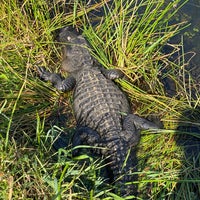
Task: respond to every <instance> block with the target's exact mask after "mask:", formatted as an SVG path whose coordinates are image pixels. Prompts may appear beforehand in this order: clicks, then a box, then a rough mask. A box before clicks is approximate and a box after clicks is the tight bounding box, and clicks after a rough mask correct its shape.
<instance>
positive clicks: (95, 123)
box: [37, 28, 158, 196]
mask: <svg viewBox="0 0 200 200" xmlns="http://www.w3.org/2000/svg"><path fill="white" fill-rule="evenodd" d="M59 41H60V42H61V43H62V52H63V60H62V69H63V70H64V71H66V72H67V73H68V74H69V76H68V77H67V78H63V77H62V76H61V75H60V74H57V73H51V72H49V71H48V70H46V69H45V68H44V67H41V66H40V67H39V66H38V67H37V70H38V73H39V76H40V78H41V79H43V80H44V81H50V82H51V83H52V85H53V86H54V87H55V88H57V89H58V90H60V91H62V92H66V91H70V90H72V89H74V92H73V109H74V114H75V119H76V122H77V127H76V131H75V133H74V136H73V142H72V143H73V146H77V145H80V144H84V145H90V146H98V147H102V149H101V154H102V155H103V156H104V157H105V158H107V160H108V162H109V168H110V170H111V172H112V174H113V177H114V182H115V187H116V188H117V189H116V191H117V192H118V194H120V195H121V196H127V195H132V194H135V193H136V191H135V190H136V187H135V185H134V184H131V182H133V181H134V180H133V176H131V175H130V173H131V172H133V171H134V168H135V164H136V163H134V160H133V159H131V156H130V159H129V156H128V155H130V149H135V148H136V146H137V144H138V143H139V141H140V131H141V130H146V129H158V126H157V125H155V124H154V123H153V122H150V121H149V120H147V119H144V118H141V117H139V116H138V115H135V114H132V113H131V109H130V105H129V102H128V98H127V96H126V95H125V94H124V92H122V90H121V89H120V88H119V87H118V86H117V85H116V83H115V82H114V81H113V80H115V79H118V78H123V76H124V74H123V73H122V72H121V71H120V70H118V69H105V68H104V67H102V66H100V65H98V64H96V60H95V59H94V58H93V57H92V55H91V52H90V50H89V49H90V47H89V44H88V42H87V41H86V39H85V38H84V37H83V35H82V34H78V33H76V32H74V31H71V30H69V28H64V29H62V30H61V32H60V34H59ZM127 182H130V184H127V185H126V184H125V183H127Z"/></svg>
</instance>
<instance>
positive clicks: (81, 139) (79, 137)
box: [72, 126, 100, 155]
mask: <svg viewBox="0 0 200 200" xmlns="http://www.w3.org/2000/svg"><path fill="white" fill-rule="evenodd" d="M99 141H100V137H99V134H98V133H97V132H96V131H94V130H93V129H91V128H89V127H86V126H81V127H78V128H77V130H76V132H75V134H74V136H73V141H72V145H73V147H76V146H78V145H81V144H84V145H90V146H94V147H95V146H98V144H99ZM95 152H96V151H95ZM78 153H79V151H78V150H75V151H74V152H73V154H74V155H77V154H78Z"/></svg>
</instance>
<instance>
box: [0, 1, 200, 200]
mask: <svg viewBox="0 0 200 200" xmlns="http://www.w3.org/2000/svg"><path fill="white" fill-rule="evenodd" d="M63 2H64V1H52V2H48V1H45V0H36V1H33V0H28V1H24V2H21V3H19V1H16V0H10V1H6V0H3V1H2V5H1V7H0V12H1V18H0V22H1V23H0V38H1V44H0V45H1V48H0V51H1V54H0V66H1V67H0V85H1V94H0V99H1V102H0V148H1V149H0V198H1V199H120V197H118V196H117V195H114V194H113V193H112V190H111V189H112V186H111V185H109V184H107V183H106V181H105V180H104V179H105V178H104V176H102V175H101V173H100V171H103V170H102V168H103V166H104V165H105V163H104V162H102V161H101V159H100V158H93V157H91V156H90V155H83V156H80V157H78V158H77V159H74V158H73V157H72V155H71V147H70V140H69V147H67V148H66V149H65V150H61V151H58V152H56V151H54V149H53V148H52V145H53V143H54V140H55V137H54V136H56V135H59V134H60V133H61V129H60V128H62V129H64V130H66V131H67V132H68V133H71V132H73V127H74V126H75V122H74V118H73V113H72V109H71V107H72V101H73V100H72V98H71V93H69V94H60V93H59V92H57V91H56V90H54V89H53V88H52V87H51V86H50V85H49V84H48V83H43V82H42V81H40V80H39V79H38V78H37V73H36V69H35V67H34V66H35V65H44V66H46V67H47V68H49V69H50V70H52V71H59V68H60V63H61V53H60V45H59V43H58V42H56V34H57V31H59V29H60V28H62V27H64V26H68V25H71V26H74V28H76V29H79V30H81V31H82V32H83V35H84V36H85V37H86V38H87V39H88V41H89V44H90V46H91V53H92V54H93V56H94V57H95V58H96V59H97V61H98V62H100V63H101V64H102V65H103V66H104V67H106V68H118V69H120V70H122V71H123V72H124V73H125V74H126V76H127V77H128V79H127V80H120V81H118V84H119V85H121V87H122V89H123V90H124V91H126V92H127V93H128V96H129V98H130V101H131V102H132V104H133V108H134V109H133V110H134V112H135V113H137V114H139V115H141V116H144V117H146V116H149V115H154V114H156V115H157V116H159V118H160V119H161V121H162V122H163V124H164V128H165V129H164V130H160V131H159V132H156V133H155V132H149V131H144V132H143V133H142V138H141V142H140V145H139V146H138V161H139V162H138V176H139V179H138V180H137V181H136V182H138V184H139V188H138V192H139V196H138V199H195V198H196V199H198V196H197V194H195V193H194V192H193V186H194V183H195V187H197V189H199V178H200V177H199V173H198V168H196V167H195V166H196V162H199V160H198V159H197V160H194V161H193V162H189V161H188V160H187V158H185V154H184V151H183V149H182V147H181V146H179V145H177V141H176V136H177V135H182V134H183V132H181V131H177V130H176V128H177V127H178V126H179V124H180V121H181V122H182V123H184V124H186V125H187V124H188V126H191V125H193V124H195V119H194V120H192V119H191V118H187V116H186V115H184V113H185V111H187V110H195V109H197V107H198V106H199V96H198V93H196V94H195V95H196V96H195V98H194V95H193V93H194V91H195V90H196V89H195V84H194V81H193V80H192V78H191V77H190V75H189V73H188V72H187V71H186V69H185V67H186V63H185V60H184V55H183V54H180V55H179V56H178V57H177V60H176V61H172V60H171V59H170V57H171V56H172V55H174V54H175V53H177V54H178V53H180V52H181V50H182V52H183V49H181V48H182V46H183V44H170V38H171V37H172V36H174V35H176V34H178V33H179V31H180V30H181V29H182V28H183V27H184V26H185V25H186V24H184V23H179V24H174V23H173V21H172V19H173V17H174V15H175V14H176V12H177V11H178V9H179V8H180V7H181V6H182V5H183V4H181V3H180V1H178V0H177V1H170V2H169V3H166V2H165V1H154V0H148V1H143V0H142V1H135V0H128V1H122V0H113V1H112V2H113V3H112V6H111V5H110V4H109V1H100V2H99V3H96V4H94V5H87V4H86V3H84V1H74V2H71V3H70V2H68V4H67V5H66V6H67V10H68V11H69V12H68V13H66V12H65V8H66V7H65V5H64V3H63ZM100 7H101V8H102V10H103V11H102V12H104V13H103V15H102V16H100V17H98V20H99V23H97V25H96V26H93V23H94V22H93V21H92V19H94V18H92V17H91V15H90V12H91V11H94V10H96V9H98V8H100ZM164 45H168V46H171V49H172V50H171V51H170V52H168V53H165V52H163V46H164ZM186 75H187V77H189V78H188V79H187V80H186V78H185V77H186ZM166 77H167V78H170V79H171V80H173V81H174V85H175V89H176V93H175V95H174V96H172V97H169V96H168V95H166V91H165V85H164V84H163V82H162V79H164V78H166ZM60 107H61V108H63V109H64V112H65V114H66V124H63V125H62V126H63V127H59V128H58V127H57V126H53V125H51V122H52V120H54V119H55V118H56V117H57V115H59V112H62V110H61V111H60V109H59V108H60ZM196 125H197V126H199V124H197V123H196ZM66 127H67V128H66ZM186 134H189V133H186ZM193 135H194V136H196V137H197V136H198V135H197V134H195V133H193ZM192 174H194V175H193V176H192ZM178 183H179V185H178V187H177V184H178ZM176 188H178V189H176ZM127 199H128V197H127Z"/></svg>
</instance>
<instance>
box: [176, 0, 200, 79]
mask: <svg viewBox="0 0 200 200" xmlns="http://www.w3.org/2000/svg"><path fill="white" fill-rule="evenodd" d="M178 17H179V20H180V21H188V23H190V26H189V27H188V28H186V29H184V30H183V31H182V32H181V33H180V36H181V35H182V36H183V42H184V50H185V53H187V55H188V56H187V58H188V59H190V58H191V57H192V59H191V60H190V62H189V69H190V70H191V73H192V75H193V77H194V78H195V79H196V80H197V81H198V79H199V78H200V0H189V1H188V2H187V3H186V4H185V5H184V6H183V8H182V9H181V10H180V11H179V13H178ZM180 36H179V39H180Z"/></svg>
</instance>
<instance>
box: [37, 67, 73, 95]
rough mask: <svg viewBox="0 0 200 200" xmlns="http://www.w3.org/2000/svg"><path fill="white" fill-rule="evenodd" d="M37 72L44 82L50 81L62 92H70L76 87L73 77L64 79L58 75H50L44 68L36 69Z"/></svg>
mask: <svg viewBox="0 0 200 200" xmlns="http://www.w3.org/2000/svg"><path fill="white" fill-rule="evenodd" d="M37 71H38V73H39V76H40V78H41V79H43V80H44V81H50V82H51V83H52V84H53V86H54V87H55V88H57V89H58V90H60V91H62V92H67V91H70V90H72V89H73V88H74V86H75V85H76V79H75V78H74V77H73V76H69V77H67V78H66V79H64V78H62V77H61V75H60V74H56V73H51V72H49V71H47V70H46V69H45V68H44V67H37Z"/></svg>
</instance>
